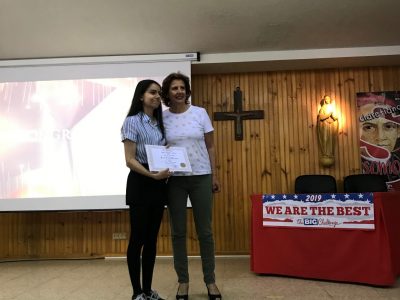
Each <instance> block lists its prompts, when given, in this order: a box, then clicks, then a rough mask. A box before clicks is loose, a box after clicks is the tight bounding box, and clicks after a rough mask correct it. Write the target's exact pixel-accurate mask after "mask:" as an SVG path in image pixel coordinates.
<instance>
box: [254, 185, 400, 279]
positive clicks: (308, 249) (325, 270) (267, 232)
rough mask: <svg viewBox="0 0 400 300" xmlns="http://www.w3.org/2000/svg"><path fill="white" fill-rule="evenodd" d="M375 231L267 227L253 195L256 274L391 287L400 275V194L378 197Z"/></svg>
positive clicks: (256, 198)
mask: <svg viewBox="0 0 400 300" xmlns="http://www.w3.org/2000/svg"><path fill="white" fill-rule="evenodd" d="M374 207H375V230H369V231H368V230H358V229H357V230H351V229H330V228H318V229H315V228H314V229H312V228H304V229H303V228H276V227H264V226H263V225H262V218H263V216H262V195H253V196H252V226H251V270H252V271H253V272H255V273H260V274H261V273H262V274H279V275H287V276H295V277H304V278H315V279H325V280H334V281H349V282H359V283H367V284H373V285H383V286H388V285H392V284H393V283H394V282H395V281H396V277H397V276H398V275H400V193H399V192H387V193H374Z"/></svg>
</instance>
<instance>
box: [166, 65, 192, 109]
mask: <svg viewBox="0 0 400 300" xmlns="http://www.w3.org/2000/svg"><path fill="white" fill-rule="evenodd" d="M174 80H182V81H183V83H184V84H185V90H186V100H185V103H186V104H189V97H190V95H191V94H192V91H191V90H190V79H189V77H188V76H186V75H184V74H182V73H180V72H177V73H171V74H169V75H168V76H167V77H165V78H164V80H163V82H162V88H161V98H162V101H163V102H164V104H165V106H168V107H169V106H170V102H171V100H170V99H169V96H168V95H169V89H170V87H171V84H172V81H174Z"/></svg>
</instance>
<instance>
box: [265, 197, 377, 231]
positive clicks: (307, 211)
mask: <svg viewBox="0 0 400 300" xmlns="http://www.w3.org/2000/svg"><path fill="white" fill-rule="evenodd" d="M262 199H263V226H273V227H300V228H340V229H343V228H347V229H374V228H375V226H374V201H373V194H372V193H345V194H336V193H335V194H266V195H263V198H262Z"/></svg>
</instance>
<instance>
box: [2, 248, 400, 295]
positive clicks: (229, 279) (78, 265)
mask: <svg viewBox="0 0 400 300" xmlns="http://www.w3.org/2000/svg"><path fill="white" fill-rule="evenodd" d="M249 265H250V262H249V257H247V256H241V257H218V258H217V270H216V276H217V284H218V286H219V288H220V290H221V292H222V294H223V299H225V300H235V299H251V300H259V299H275V300H278V299H279V300H281V299H349V300H350V299H352V300H353V299H374V300H379V299H393V300H394V299H397V300H398V299H400V278H399V279H398V280H397V283H396V285H395V286H393V287H390V288H379V287H373V286H367V285H360V284H350V283H335V282H327V281H318V280H306V279H299V278H289V277H278V276H260V275H256V274H254V273H252V272H251V271H250V268H249ZM190 276H191V283H190V300H196V299H198V300H200V299H204V300H206V299H207V295H206V288H205V286H204V284H203V282H202V279H201V278H202V273H201V264H200V259H199V258H196V257H194V258H191V259H190ZM153 288H154V289H156V290H157V291H158V292H159V293H160V295H161V296H164V297H166V298H167V299H175V292H176V289H177V283H176V275H175V272H174V270H173V267H172V259H171V258H169V257H160V258H158V259H157V262H156V269H155V274H154V282H153ZM131 296H132V289H131V286H130V281H129V277H128V271H127V266H126V261H125V259H122V258H118V259H96V260H51V261H21V262H5V263H1V264H0V299H18V300H29V299H35V300H39V299H40V300H61V299H63V300H64V299H71V300H92V299H93V300H94V299H95V300H105V299H113V300H119V299H121V300H130V299H131Z"/></svg>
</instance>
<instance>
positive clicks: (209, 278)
mask: <svg viewBox="0 0 400 300" xmlns="http://www.w3.org/2000/svg"><path fill="white" fill-rule="evenodd" d="M190 95H191V91H190V83H189V78H188V77H187V76H185V75H183V74H181V73H172V74H170V75H168V76H167V77H166V78H165V79H164V81H163V84H162V98H163V101H164V104H165V105H166V106H168V107H169V109H168V110H165V111H164V114H163V119H164V126H165V132H166V139H167V143H168V144H169V145H171V146H179V147H185V148H186V151H187V152H188V156H189V160H190V164H191V167H192V172H190V173H189V172H187V173H185V172H175V173H174V175H173V176H172V177H171V178H170V179H169V181H168V210H169V216H170V223H171V231H172V245H173V251H174V267H175V271H176V273H177V275H178V282H179V288H178V292H177V295H176V299H178V300H179V299H182V300H185V299H188V290H189V272H188V258H187V249H186V205H187V198H188V196H189V198H190V202H191V204H192V208H193V210H192V211H193V216H194V222H195V226H196V232H197V235H198V238H199V243H200V255H201V261H202V267H203V275H204V278H203V280H204V282H205V284H206V287H207V291H208V297H209V299H222V296H221V294H220V292H219V290H218V287H217V285H216V284H215V274H214V269H215V255H214V237H213V232H212V226H211V216H212V207H213V202H212V200H213V197H212V192H219V191H220V184H219V182H218V179H217V177H216V175H215V172H214V171H215V154H214V142H213V130H214V129H213V127H212V124H211V121H210V118H209V117H208V114H207V112H206V110H205V109H204V108H201V107H197V106H194V105H190V103H189V101H188V99H189V97H190Z"/></svg>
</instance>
